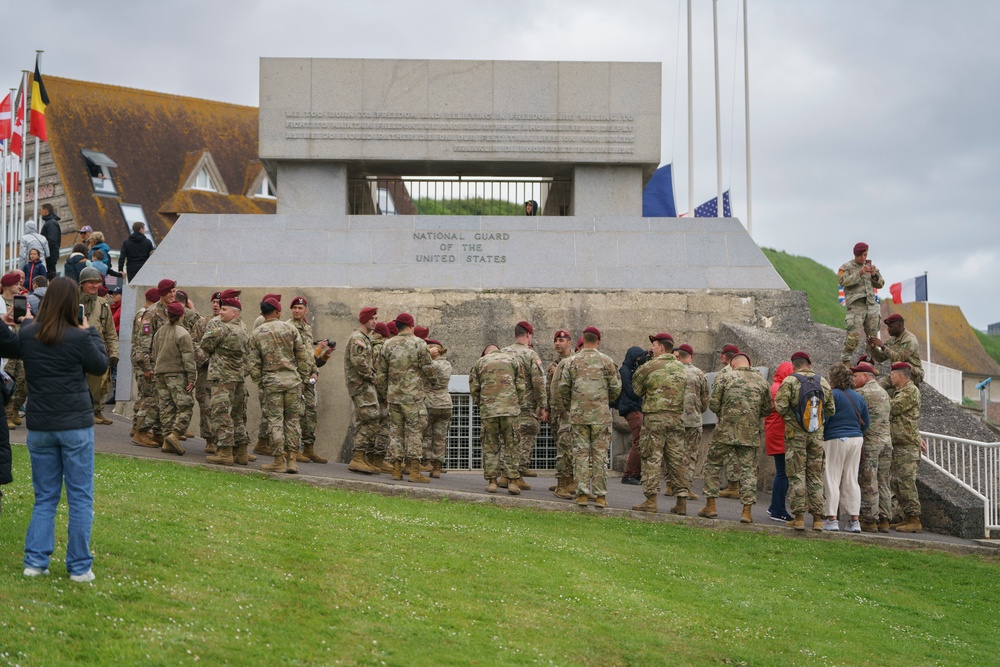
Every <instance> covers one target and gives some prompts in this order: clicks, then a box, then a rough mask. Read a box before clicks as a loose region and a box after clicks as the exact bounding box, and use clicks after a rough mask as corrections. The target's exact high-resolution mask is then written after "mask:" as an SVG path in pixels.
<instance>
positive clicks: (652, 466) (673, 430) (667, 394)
mask: <svg viewBox="0 0 1000 667" xmlns="http://www.w3.org/2000/svg"><path fill="white" fill-rule="evenodd" d="M649 342H650V343H652V345H653V354H654V355H655V356H654V357H653V358H652V359H650V360H649V361H647V362H646V363H644V364H643V365H642V366H639V368H637V369H636V370H635V373H634V374H633V375H632V390H633V391H635V393H636V395H637V396H640V397H641V398H642V434H641V435H640V436H639V453H640V455H641V456H642V492H643V493H644V494H645V496H646V500H645V502H643V503H641V504H639V505H635V506H633V507H632V509H633V510H636V511H639V512H656V511H657V503H656V496H657V494H659V493H660V473H661V472H662V471H663V470H664V468H665V469H666V474H667V480H668V483H669V484H670V487H671V489H673V492H674V493H675V494H676V496H677V502H676V504H675V505H674V506H673V507H671V508H670V511H671V512H672V513H673V514H680V515H685V514H687V497H688V476H687V468H688V455H687V443H686V442H685V440H684V396H685V394H686V392H687V370H685V368H684V364H682V363H681V362H679V361H677V357H675V356H674V355H673V350H674V338H673V336H671V335H670V334H668V333H666V332H663V333H658V334H654V335H652V336H650V337H649Z"/></svg>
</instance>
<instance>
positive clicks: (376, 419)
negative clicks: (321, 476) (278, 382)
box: [344, 306, 392, 475]
mask: <svg viewBox="0 0 1000 667" xmlns="http://www.w3.org/2000/svg"><path fill="white" fill-rule="evenodd" d="M358 322H359V323H360V325H361V326H359V327H358V329H357V330H356V331H355V332H354V333H352V334H351V338H350V339H349V340H348V341H347V350H346V351H345V352H344V379H345V381H346V382H347V393H348V394H349V395H350V397H351V403H352V405H353V408H354V455H353V456H352V457H351V462H350V463H349V464H348V465H347V469H348V470H350V471H352V472H360V473H364V474H367V475H372V474H374V475H377V474H379V473H380V472H385V471H386V468H388V471H389V472H391V471H392V467H391V466H387V465H386V463H385V452H384V451H382V452H379V451H378V448H377V446H376V445H377V442H378V428H379V424H380V423H381V421H382V408H381V406H380V405H379V397H378V391H377V390H376V388H375V379H376V373H375V369H376V356H375V343H374V341H373V340H372V335H373V332H374V330H375V325H376V324H378V323H379V322H378V308H373V307H371V306H366V307H365V308H362V309H361V313H360V314H359V315H358Z"/></svg>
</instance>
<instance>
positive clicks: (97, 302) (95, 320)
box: [80, 266, 118, 425]
mask: <svg viewBox="0 0 1000 667" xmlns="http://www.w3.org/2000/svg"><path fill="white" fill-rule="evenodd" d="M103 284H104V276H102V275H101V272H100V271H98V270H97V269H95V268H94V267H92V266H88V267H85V268H84V269H83V270H82V271H81V272H80V303H82V304H83V314H84V316H85V317H86V318H87V321H88V322H89V323H90V326H92V327H94V328H95V329H97V333H99V334H100V335H101V340H103V341H104V349H106V350H107V351H108V359H109V365H108V368H109V369H110V368H114V367H115V366H117V365H118V332H117V331H115V320H114V316H113V315H112V313H111V306H109V305H108V302H107V301H106V300H105V299H102V298H101V297H99V296H98V295H97V291H98V289H99V288H100V287H101V286H102V285H103ZM108 373H110V370H108V371H105V372H104V375H88V376H87V385H88V386H89V387H90V397H91V399H93V401H94V423H95V424H104V425H108V424H114V422H113V421H111V420H110V419H108V418H107V417H105V416H104V415H103V414H101V408H102V407H103V406H104V396H105V393H106V391H105V382H106V379H107V377H108Z"/></svg>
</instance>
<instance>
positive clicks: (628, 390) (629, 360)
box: [618, 347, 646, 417]
mask: <svg viewBox="0 0 1000 667" xmlns="http://www.w3.org/2000/svg"><path fill="white" fill-rule="evenodd" d="M644 354H646V351H645V350H644V349H642V348H641V347H630V348H629V349H628V352H626V353H625V363H623V364H622V367H621V368H620V369H619V371H618V372H619V375H621V378H622V393H621V394H619V396H618V414H620V415H621V416H622V417H624V416H625V415H627V414H629V413H630V412H642V398H640V397H639V396H636V393H635V392H634V391H632V372H633V371H634V370H635V369H634V368H633V367H634V366H635V361H636V359H638V358H639V357H641V356H642V355H644Z"/></svg>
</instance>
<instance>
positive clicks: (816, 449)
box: [741, 423, 826, 516]
mask: <svg viewBox="0 0 1000 667" xmlns="http://www.w3.org/2000/svg"><path fill="white" fill-rule="evenodd" d="M823 457H824V450H823V432H822V431H817V432H815V433H805V432H804V431H800V430H798V429H795V430H793V429H791V428H789V427H788V425H787V423H786V425H785V472H786V474H787V476H788V508H789V509H790V510H791V512H792V514H805V513H806V512H809V513H810V514H813V515H815V516H822V515H823V512H824V511H825V507H824V505H825V504H826V497H825V496H824V494H823ZM755 491H756V489H755ZM741 493H742V491H741Z"/></svg>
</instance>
